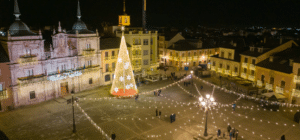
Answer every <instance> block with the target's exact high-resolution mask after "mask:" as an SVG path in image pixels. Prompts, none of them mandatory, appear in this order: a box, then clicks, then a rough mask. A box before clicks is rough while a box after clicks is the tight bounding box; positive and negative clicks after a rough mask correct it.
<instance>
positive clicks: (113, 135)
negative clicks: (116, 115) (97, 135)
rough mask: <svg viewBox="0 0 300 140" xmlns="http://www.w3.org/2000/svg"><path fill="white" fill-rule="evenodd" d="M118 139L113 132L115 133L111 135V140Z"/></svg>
mask: <svg viewBox="0 0 300 140" xmlns="http://www.w3.org/2000/svg"><path fill="white" fill-rule="evenodd" d="M116 137H117V136H116V134H115V132H113V133H112V134H111V139H112V140H115V139H116Z"/></svg>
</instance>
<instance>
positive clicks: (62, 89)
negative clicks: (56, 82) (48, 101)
mask: <svg viewBox="0 0 300 140" xmlns="http://www.w3.org/2000/svg"><path fill="white" fill-rule="evenodd" d="M60 93H61V96H66V95H67V94H68V93H69V88H68V82H65V83H60Z"/></svg>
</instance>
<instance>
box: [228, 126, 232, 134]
mask: <svg viewBox="0 0 300 140" xmlns="http://www.w3.org/2000/svg"><path fill="white" fill-rule="evenodd" d="M230 130H231V126H230V125H228V127H227V131H228V134H229V133H230Z"/></svg>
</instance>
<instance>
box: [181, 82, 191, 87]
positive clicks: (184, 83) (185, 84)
mask: <svg viewBox="0 0 300 140" xmlns="http://www.w3.org/2000/svg"><path fill="white" fill-rule="evenodd" d="M190 84H191V82H190V81H189V82H183V85H184V86H186V87H187V86H188V85H190Z"/></svg>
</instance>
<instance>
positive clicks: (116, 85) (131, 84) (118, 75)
mask: <svg viewBox="0 0 300 140" xmlns="http://www.w3.org/2000/svg"><path fill="white" fill-rule="evenodd" d="M114 76H115V78H114V80H113V84H112V87H111V94H112V95H114V96H134V95H135V94H137V93H138V89H137V87H136V83H135V79H134V78H133V77H134V76H133V71H132V67H131V63H130V59H129V55H128V50H127V46H126V42H125V37H124V33H122V39H121V44H120V51H119V55H118V62H117V64H116V70H115V74H114Z"/></svg>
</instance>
